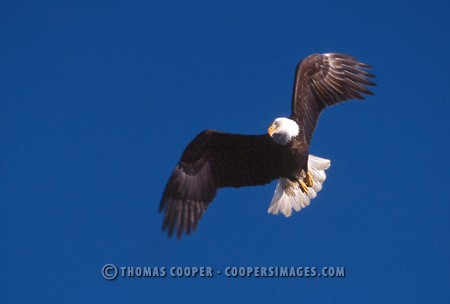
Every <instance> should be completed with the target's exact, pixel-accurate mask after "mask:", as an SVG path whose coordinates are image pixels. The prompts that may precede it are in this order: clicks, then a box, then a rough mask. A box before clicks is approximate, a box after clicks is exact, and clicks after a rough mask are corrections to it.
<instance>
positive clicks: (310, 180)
mask: <svg viewBox="0 0 450 304" xmlns="http://www.w3.org/2000/svg"><path fill="white" fill-rule="evenodd" d="M303 181H304V182H305V184H306V186H308V187H312V186H313V185H314V182H313V178H312V175H311V173H309V172H306V177H305V178H304V179H303Z"/></svg>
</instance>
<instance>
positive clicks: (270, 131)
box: [267, 124, 277, 137]
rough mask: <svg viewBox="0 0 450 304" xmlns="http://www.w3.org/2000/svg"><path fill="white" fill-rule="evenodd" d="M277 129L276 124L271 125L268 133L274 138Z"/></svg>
mask: <svg viewBox="0 0 450 304" xmlns="http://www.w3.org/2000/svg"><path fill="white" fill-rule="evenodd" d="M276 129H277V127H276V126H275V125H274V124H271V125H270V127H269V129H267V133H269V136H270V137H272V135H273V133H275V130H276Z"/></svg>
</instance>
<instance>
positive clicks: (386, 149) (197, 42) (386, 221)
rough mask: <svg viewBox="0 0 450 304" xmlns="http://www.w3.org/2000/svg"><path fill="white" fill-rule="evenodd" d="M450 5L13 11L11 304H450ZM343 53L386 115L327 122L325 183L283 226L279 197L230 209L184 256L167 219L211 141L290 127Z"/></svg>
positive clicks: (222, 204)
mask: <svg viewBox="0 0 450 304" xmlns="http://www.w3.org/2000/svg"><path fill="white" fill-rule="evenodd" d="M449 12H450V9H449V4H448V3H445V2H444V1H428V2H425V1H420V2H416V3H414V2H411V1H394V2H392V1H372V2H364V3H362V2H360V1H348V2H345V3H342V2H340V3H338V2H334V1H321V2H311V1H310V2H305V1H285V2H282V3H280V2H275V1H264V2H262V1H246V2H245V3H243V2H233V1H221V2H216V1H208V2H206V1H189V2H187V1H170V2H169V1H127V2H122V1H104V2H103V1H102V2H100V1H71V2H69V1H28V2H25V1H3V2H2V5H1V9H0V58H1V60H0V63H1V69H0V70H1V71H2V72H1V73H0V83H1V89H0V99H1V102H0V139H1V142H2V149H1V150H0V155H1V157H0V160H1V162H0V166H1V167H0V168H1V172H2V173H1V174H0V181H1V182H0V187H1V188H0V191H1V193H2V195H1V211H2V212H1V214H2V221H0V231H1V243H0V244H1V245H0V246H1V247H2V248H1V255H2V261H3V265H2V276H1V277H2V278H1V284H0V290H1V292H0V298H1V302H4V303H35V302H43V303H61V302H64V303H115V302H128V303H132V302H138V301H141V302H143V301H145V302H152V303H164V302H166V303H171V302H175V301H178V302H180V301H183V302H188V303H189V302H192V303H198V302H207V301H208V302H211V301H214V302H222V301H223V302H238V301H239V302H261V303H273V302H275V301H281V302H289V301H290V302H292V301H295V302H301V303H318V302H319V303H402V302H403V303H406V302H408V303H449V301H450V289H449V288H448V286H449V283H450V282H449V281H450V279H449V278H450V242H449V238H450V229H449V228H450V225H449V217H450V206H449V200H448V197H449V194H450V193H449V188H448V182H449V179H448V175H447V171H448V169H449V165H448V164H449V156H448V152H447V151H448V148H449V144H448V140H449V138H450V136H449V135H450V134H449V126H448V113H449V100H448V92H447V91H448V87H449V81H448V71H449V70H450V60H449V57H448V50H449V48H450V44H449V40H448V37H450V19H449V18H448V14H449ZM316 52H343V53H347V54H350V55H353V56H356V57H358V58H359V59H361V60H362V61H364V62H367V63H369V64H371V65H373V66H374V70H373V72H374V73H375V74H376V75H377V79H376V82H377V84H378V86H377V87H376V88H375V89H374V92H375V93H376V96H374V97H371V98H369V99H368V100H367V101H365V102H357V101H354V102H349V103H346V104H344V105H340V106H337V107H334V108H331V109H328V110H327V111H326V112H325V113H323V115H322V116H321V119H320V122H319V125H318V128H317V129H316V133H315V135H314V138H313V142H312V146H311V152H312V153H313V154H316V155H319V156H322V157H325V158H329V159H331V160H332V166H331V168H330V170H329V171H328V172H327V173H328V179H327V181H326V182H325V185H324V189H323V190H322V192H320V193H319V195H318V197H317V198H316V199H315V200H313V201H312V204H311V205H310V206H309V207H308V208H306V209H305V210H302V211H301V212H300V213H296V214H294V215H293V216H292V217H291V218H288V219H286V218H284V217H283V216H272V215H268V214H267V208H268V205H269V203H270V199H271V197H272V194H273V191H274V186H275V184H274V183H272V184H270V185H267V186H262V187H253V188H245V189H223V190H221V191H220V192H219V194H218V196H217V198H216V199H215V201H214V202H213V204H212V205H211V206H210V208H209V209H208V211H207V212H206V214H205V215H204V217H203V219H202V220H201V222H200V224H199V228H198V231H197V233H195V234H194V235H192V236H190V237H186V238H183V239H181V240H180V241H177V240H175V239H168V238H167V237H166V235H165V234H163V233H162V232H161V222H162V216H161V214H159V213H158V212H157V209H158V205H159V200H160V196H161V193H162V190H163V188H164V186H165V183H166V181H167V179H168V177H169V176H170V174H171V171H172V169H173V167H174V166H175V164H176V162H177V161H178V158H179V157H180V155H181V153H182V151H183V149H184V147H185V146H186V144H187V143H189V141H190V140H191V139H192V138H193V137H194V136H195V135H196V134H197V133H198V132H200V131H201V130H203V129H206V128H210V129H216V130H222V131H228V132H236V133H247V134H261V133H264V132H265V131H266V129H267V126H268V125H269V124H270V123H271V122H272V120H273V119H274V118H275V117H279V116H287V115H289V111H290V98H291V90H292V82H293V76H294V69H295V65H296V64H297V62H298V61H299V60H300V59H301V58H303V57H305V56H307V55H309V54H311V53H316ZM106 263H114V264H116V265H118V266H134V267H145V266H156V267H167V268H170V267H172V266H209V267H213V268H214V269H215V270H224V269H225V267H227V266H245V267H247V266H249V267H250V266H265V267H270V266H287V267H297V266H310V267H311V266H315V267H322V266H343V267H345V269H346V276H345V278H333V279H324V278H227V277H225V276H224V275H216V276H215V277H214V278H210V279H201V278H195V279H193V278H191V279H180V278H171V277H170V276H167V277H165V278H118V279H117V280H115V281H106V280H105V279H104V278H103V277H102V276H101V272H100V271H101V268H102V266H103V265H104V264H106Z"/></svg>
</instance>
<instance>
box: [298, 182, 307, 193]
mask: <svg viewBox="0 0 450 304" xmlns="http://www.w3.org/2000/svg"><path fill="white" fill-rule="evenodd" d="M297 182H298V185H299V186H300V189H301V190H302V192H303V193H308V186H306V184H305V182H304V181H302V180H298V181H297Z"/></svg>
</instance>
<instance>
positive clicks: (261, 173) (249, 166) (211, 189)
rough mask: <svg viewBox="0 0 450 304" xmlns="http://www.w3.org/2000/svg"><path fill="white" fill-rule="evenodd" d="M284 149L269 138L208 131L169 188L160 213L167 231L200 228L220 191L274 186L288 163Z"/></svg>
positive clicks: (196, 141) (191, 148)
mask: <svg viewBox="0 0 450 304" xmlns="http://www.w3.org/2000/svg"><path fill="white" fill-rule="evenodd" d="M282 150H285V148H283V147H282V146H280V145H277V144H275V143H274V142H273V140H272V139H271V138H270V137H269V136H268V135H239V134H228V133H222V132H216V131H211V130H207V131H203V132H202V133H200V134H199V135H198V136H197V137H195V138H194V140H193V141H192V142H191V143H190V144H189V145H188V146H187V147H186V149H185V151H184V153H183V155H182V156H181V159H180V162H179V163H178V165H177V166H176V167H175V170H174V171H173V173H172V176H171V177H170V179H169V181H168V183H167V185H166V188H165V190H164V193H163V196H162V199H161V204H160V208H159V211H160V212H161V211H164V221H163V229H164V230H166V229H168V233H169V235H172V234H173V232H174V231H175V230H176V233H177V237H180V236H181V235H182V233H183V231H184V232H185V233H186V234H189V233H190V232H191V231H193V230H196V228H197V224H198V221H199V220H200V218H201V216H202V214H203V212H204V211H205V210H206V208H208V205H209V204H210V203H211V201H212V200H213V199H214V197H215V196H216V193H217V189H219V188H222V187H243V186H253V185H263V184H266V183H269V182H270V181H272V180H273V179H275V178H278V177H279V176H280V174H281V172H280V170H282V169H283V168H286V167H287V166H288V164H287V163H286V162H285V161H284V160H283V159H280V155H282V153H283V152H282Z"/></svg>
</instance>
